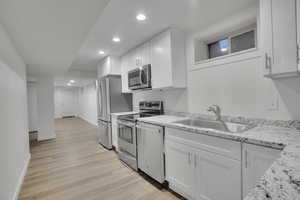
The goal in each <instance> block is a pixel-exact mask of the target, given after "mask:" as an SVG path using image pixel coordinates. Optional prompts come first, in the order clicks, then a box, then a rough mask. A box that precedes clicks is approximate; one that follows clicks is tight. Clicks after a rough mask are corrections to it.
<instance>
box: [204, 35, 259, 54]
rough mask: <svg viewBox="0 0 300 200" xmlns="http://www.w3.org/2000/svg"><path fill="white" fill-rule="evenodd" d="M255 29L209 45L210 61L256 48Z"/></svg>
mask: <svg viewBox="0 0 300 200" xmlns="http://www.w3.org/2000/svg"><path fill="white" fill-rule="evenodd" d="M255 34H256V33H255V29H252V30H250V31H249V30H248V31H247V32H243V33H239V34H236V35H231V36H228V37H227V38H224V39H221V40H218V41H214V42H212V43H208V44H207V49H208V56H207V57H208V59H211V58H216V57H220V56H224V55H228V54H232V53H236V52H240V51H244V50H248V49H252V48H255V47H256V35H255Z"/></svg>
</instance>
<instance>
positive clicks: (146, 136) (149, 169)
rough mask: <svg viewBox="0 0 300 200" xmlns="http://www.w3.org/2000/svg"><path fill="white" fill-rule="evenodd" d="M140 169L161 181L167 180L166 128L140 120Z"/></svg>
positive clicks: (138, 141) (138, 144)
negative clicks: (165, 158) (165, 159)
mask: <svg viewBox="0 0 300 200" xmlns="http://www.w3.org/2000/svg"><path fill="white" fill-rule="evenodd" d="M136 130H137V150H138V151H137V152H138V169H139V170H141V171H142V172H144V173H145V174H147V175H148V176H150V177H151V178H153V179H154V180H156V181H157V182H159V183H164V182H165V161H164V128H163V127H161V126H157V125H152V124H148V123H143V122H138V123H137V125H136Z"/></svg>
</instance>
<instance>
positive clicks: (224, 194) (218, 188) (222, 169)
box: [194, 150, 242, 200]
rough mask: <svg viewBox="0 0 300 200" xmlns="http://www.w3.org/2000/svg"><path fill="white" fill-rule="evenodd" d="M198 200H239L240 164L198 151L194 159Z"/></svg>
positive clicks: (236, 161) (217, 155)
mask: <svg viewBox="0 0 300 200" xmlns="http://www.w3.org/2000/svg"><path fill="white" fill-rule="evenodd" d="M194 161H195V163H194V165H195V167H196V177H197V182H196V185H197V188H196V191H197V199H198V200H224V199H230V200H240V199H241V189H242V188H241V179H242V178H241V162H240V161H238V160H233V159H230V158H227V157H224V156H221V155H219V154H216V153H211V152H206V151H202V150H199V151H198V154H197V158H196V159H194Z"/></svg>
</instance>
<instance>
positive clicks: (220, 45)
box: [207, 39, 228, 58]
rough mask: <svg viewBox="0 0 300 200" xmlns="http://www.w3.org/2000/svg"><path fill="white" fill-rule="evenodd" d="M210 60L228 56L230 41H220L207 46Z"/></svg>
mask: <svg viewBox="0 0 300 200" xmlns="http://www.w3.org/2000/svg"><path fill="white" fill-rule="evenodd" d="M207 46H208V51H209V53H208V56H209V58H215V57H219V56H224V55H227V54H228V39H223V40H219V41H217V42H213V43H210V44H208V45H207Z"/></svg>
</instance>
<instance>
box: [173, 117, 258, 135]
mask: <svg viewBox="0 0 300 200" xmlns="http://www.w3.org/2000/svg"><path fill="white" fill-rule="evenodd" d="M174 123H176V124H181V125H186V126H192V127H199V128H207V129H214V130H218V131H224V132H230V133H242V132H245V131H247V130H249V129H251V128H253V126H251V125H248V124H242V123H231V122H222V121H216V120H205V119H185V120H180V121H175V122H174Z"/></svg>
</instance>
